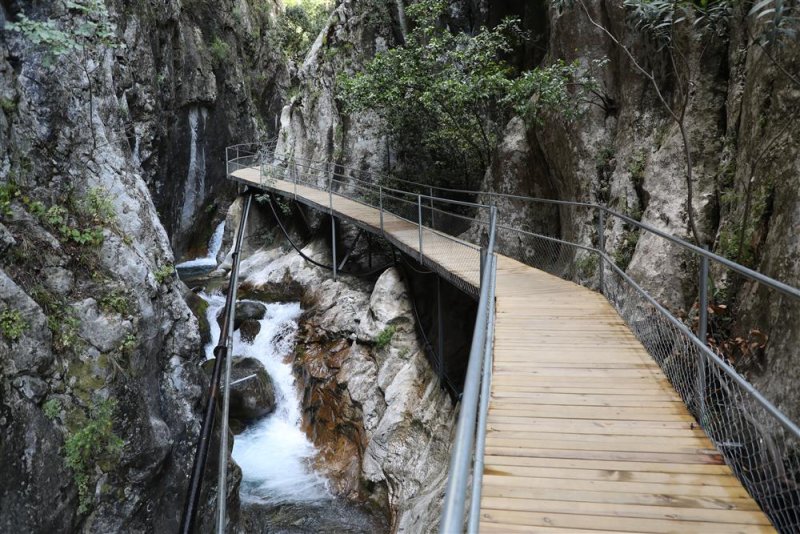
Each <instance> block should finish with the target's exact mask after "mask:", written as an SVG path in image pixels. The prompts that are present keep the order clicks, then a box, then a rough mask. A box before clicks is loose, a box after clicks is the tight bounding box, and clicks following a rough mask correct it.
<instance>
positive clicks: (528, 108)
mask: <svg viewBox="0 0 800 534" xmlns="http://www.w3.org/2000/svg"><path fill="white" fill-rule="evenodd" d="M606 63H608V60H607V59H602V60H594V61H592V69H590V70H589V71H588V73H584V72H582V69H581V65H580V62H579V61H578V60H575V61H573V62H572V63H566V62H565V61H564V60H563V59H559V60H558V61H556V62H555V63H554V64H552V65H549V66H546V67H540V68H537V69H534V70H531V71H527V72H525V73H523V74H522V76H520V77H519V78H518V79H516V80H514V82H513V83H512V84H511V87H510V90H509V93H508V95H507V96H506V97H505V98H504V99H503V102H508V103H510V104H512V105H513V106H514V110H515V111H516V113H517V114H518V115H520V116H522V117H524V118H525V120H526V121H528V122H529V123H533V122H537V123H540V122H541V117H542V116H543V115H544V114H546V113H556V114H559V115H560V116H561V117H562V118H563V119H566V120H574V119H577V118H578V117H580V116H581V114H582V111H583V108H581V107H580V106H578V105H576V103H577V102H579V101H586V102H589V101H590V100H589V98H590V95H591V94H593V93H594V94H599V91H600V87H599V85H598V83H597V81H596V79H595V78H594V76H593V75H592V74H591V73H592V72H593V71H594V69H599V68H602V67H604V66H605V65H606Z"/></svg>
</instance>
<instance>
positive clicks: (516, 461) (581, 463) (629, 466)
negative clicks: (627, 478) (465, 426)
mask: <svg viewBox="0 0 800 534" xmlns="http://www.w3.org/2000/svg"><path fill="white" fill-rule="evenodd" d="M485 461H486V464H487V465H507V466H520V467H547V468H556V467H558V468H562V470H564V471H567V470H570V469H603V470H607V471H635V472H638V473H646V472H655V473H686V474H698V475H722V476H730V475H731V470H730V468H729V467H728V466H727V465H724V464H723V465H709V464H677V463H676V464H668V463H663V462H662V463H648V462H615V461H610V460H577V459H563V458H532V457H522V456H495V455H488V456H486V457H485ZM565 476H566V475H565Z"/></svg>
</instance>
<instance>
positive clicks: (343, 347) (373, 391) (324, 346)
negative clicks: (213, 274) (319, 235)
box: [242, 242, 455, 532]
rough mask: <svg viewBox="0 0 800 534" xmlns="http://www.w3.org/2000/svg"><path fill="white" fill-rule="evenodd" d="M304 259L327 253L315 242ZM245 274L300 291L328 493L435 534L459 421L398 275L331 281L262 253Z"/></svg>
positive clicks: (305, 371) (308, 421) (301, 364)
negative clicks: (424, 346)
mask: <svg viewBox="0 0 800 534" xmlns="http://www.w3.org/2000/svg"><path fill="white" fill-rule="evenodd" d="M304 253H306V254H307V255H309V256H311V257H314V258H317V259H319V260H322V261H325V259H324V258H325V256H327V255H328V254H329V253H328V251H327V250H326V248H325V247H324V246H323V245H321V244H320V243H319V242H312V244H310V245H309V246H307V247H306V248H305V249H304ZM242 277H243V281H244V282H245V283H247V284H248V286H250V287H255V288H261V289H262V290H265V291H268V290H269V288H270V286H271V285H278V284H281V283H284V281H286V280H287V279H291V280H292V281H293V282H295V283H298V284H300V285H301V286H302V287H303V288H304V289H305V295H304V296H303V302H304V303H305V304H306V305H307V307H308V309H307V311H306V313H305V315H304V319H303V320H302V323H301V332H300V336H299V339H300V341H299V343H298V348H297V352H296V356H295V362H294V369H295V372H296V373H297V374H298V375H299V377H300V380H301V383H302V384H303V386H304V398H303V407H304V413H305V422H304V424H305V427H306V430H307V432H308V433H309V435H310V436H311V438H312V440H313V441H314V443H315V445H316V446H317V447H318V448H319V450H320V457H319V461H318V464H317V466H316V467H317V468H318V469H320V470H322V471H323V472H326V473H327V476H328V477H329V479H330V481H331V486H332V490H333V491H334V493H335V494H336V495H339V496H342V497H344V498H348V499H350V500H353V501H356V502H363V501H365V500H372V501H373V502H375V503H376V504H377V505H380V506H382V507H386V506H387V505H388V510H389V513H390V518H389V519H390V523H391V527H392V530H393V531H398V532H431V531H435V530H436V526H437V524H438V519H439V514H440V506H441V499H442V497H443V493H444V485H445V483H446V470H447V463H448V461H449V448H450V439H451V434H452V430H453V427H454V421H455V415H454V410H453V406H452V403H451V401H450V398H449V397H448V395H447V394H446V393H445V391H444V390H443V389H442V388H441V387H440V386H439V383H438V379H437V377H436V374H435V373H434V371H433V369H432V368H431V366H430V364H429V363H428V361H427V360H426V358H425V355H424V353H423V351H422V348H421V346H420V345H419V343H418V341H417V337H416V332H415V326H414V319H413V315H412V311H411V304H410V302H409V298H408V295H407V293H406V288H405V285H404V282H403V280H402V279H401V278H400V274H399V272H398V271H396V270H395V269H389V270H387V271H386V272H384V273H383V274H382V275H381V276H380V278H379V279H378V281H377V282H376V284H375V286H374V288H370V286H369V285H367V284H365V283H364V282H361V281H359V280H357V279H351V278H344V279H340V280H339V281H336V282H335V281H333V280H332V279H331V278H330V277H329V274H328V273H326V272H324V271H322V270H321V269H319V268H318V267H315V266H310V265H309V264H308V263H307V262H306V261H305V260H303V259H302V258H301V257H300V256H299V255H297V254H296V253H289V254H285V255H282V256H280V257H278V258H277V259H276V254H275V253H273V252H271V251H262V252H258V253H256V254H254V255H253V256H251V257H250V258H248V259H247V260H245V261H244V262H243V265H242Z"/></svg>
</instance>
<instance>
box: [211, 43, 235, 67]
mask: <svg viewBox="0 0 800 534" xmlns="http://www.w3.org/2000/svg"><path fill="white" fill-rule="evenodd" d="M209 51H210V52H211V58H212V59H213V60H214V64H215V65H217V66H221V65H224V64H225V63H227V62H228V60H229V59H230V57H231V46H230V45H229V44H228V43H226V42H225V41H223V40H222V39H220V38H219V37H214V40H213V41H211V45H209Z"/></svg>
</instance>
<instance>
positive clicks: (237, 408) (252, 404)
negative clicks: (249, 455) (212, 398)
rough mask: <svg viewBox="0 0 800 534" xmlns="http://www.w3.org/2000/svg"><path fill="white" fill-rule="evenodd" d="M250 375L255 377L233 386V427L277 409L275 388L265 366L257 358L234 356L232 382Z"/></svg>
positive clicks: (250, 421) (231, 416) (235, 427)
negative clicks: (236, 422)
mask: <svg viewBox="0 0 800 534" xmlns="http://www.w3.org/2000/svg"><path fill="white" fill-rule="evenodd" d="M250 375H256V376H254V377H253V378H250V379H248V380H245V381H243V382H239V383H238V384H234V385H233V386H231V412H230V414H231V415H230V418H231V421H233V420H236V421H238V422H240V423H244V424H243V425H241V427H240V426H239V425H234V424H233V422H232V423H231V428H234V429H237V428H243V426H244V425H246V424H247V423H252V422H253V421H256V420H258V419H261V418H262V417H264V416H265V415H267V414H269V413H270V412H272V411H273V410H274V409H275V388H274V387H273V385H272V379H270V377H269V375H268V374H267V370H266V369H264V366H263V365H262V364H261V362H259V361H258V360H256V359H255V358H245V357H242V356H234V357H233V362H232V368H231V383H234V382H236V381H237V380H240V379H242V378H246V377H248V376H250Z"/></svg>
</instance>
